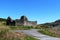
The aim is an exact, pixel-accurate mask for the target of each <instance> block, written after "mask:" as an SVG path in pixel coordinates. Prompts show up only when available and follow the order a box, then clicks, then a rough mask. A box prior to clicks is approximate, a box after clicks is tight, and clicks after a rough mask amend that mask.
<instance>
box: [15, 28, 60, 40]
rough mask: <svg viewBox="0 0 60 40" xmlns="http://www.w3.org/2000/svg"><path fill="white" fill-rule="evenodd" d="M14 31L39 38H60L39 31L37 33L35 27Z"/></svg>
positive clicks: (58, 39) (43, 39) (50, 39)
mask: <svg viewBox="0 0 60 40" xmlns="http://www.w3.org/2000/svg"><path fill="white" fill-rule="evenodd" d="M16 32H23V33H24V34H27V35H30V36H33V37H35V38H37V39H39V40H60V38H55V37H50V36H47V35H43V34H41V33H38V32H37V30H36V29H32V30H16Z"/></svg>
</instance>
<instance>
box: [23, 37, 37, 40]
mask: <svg viewBox="0 0 60 40" xmlns="http://www.w3.org/2000/svg"><path fill="white" fill-rule="evenodd" d="M24 40H38V39H36V38H34V37H32V36H26V37H25V39H24Z"/></svg>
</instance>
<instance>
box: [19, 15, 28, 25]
mask: <svg viewBox="0 0 60 40" xmlns="http://www.w3.org/2000/svg"><path fill="white" fill-rule="evenodd" d="M20 21H21V23H22V24H23V25H27V21H28V19H27V17H26V16H21V19H20Z"/></svg>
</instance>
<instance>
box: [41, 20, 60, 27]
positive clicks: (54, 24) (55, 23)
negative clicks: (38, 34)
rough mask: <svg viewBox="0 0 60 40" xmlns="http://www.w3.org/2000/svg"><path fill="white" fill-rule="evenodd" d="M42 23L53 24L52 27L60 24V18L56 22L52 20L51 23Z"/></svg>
mask: <svg viewBox="0 0 60 40" xmlns="http://www.w3.org/2000/svg"><path fill="white" fill-rule="evenodd" d="M40 25H46V26H52V27H56V26H60V19H59V20H56V21H54V22H51V23H44V24H40Z"/></svg>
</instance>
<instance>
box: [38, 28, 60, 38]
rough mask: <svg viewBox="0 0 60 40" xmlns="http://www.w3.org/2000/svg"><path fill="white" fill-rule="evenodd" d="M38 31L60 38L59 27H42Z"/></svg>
mask: <svg viewBox="0 0 60 40" xmlns="http://www.w3.org/2000/svg"><path fill="white" fill-rule="evenodd" d="M38 32H40V33H42V34H45V35H49V36H53V37H59V38H60V31H58V29H56V28H41V29H40V30H39V31H38Z"/></svg>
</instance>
